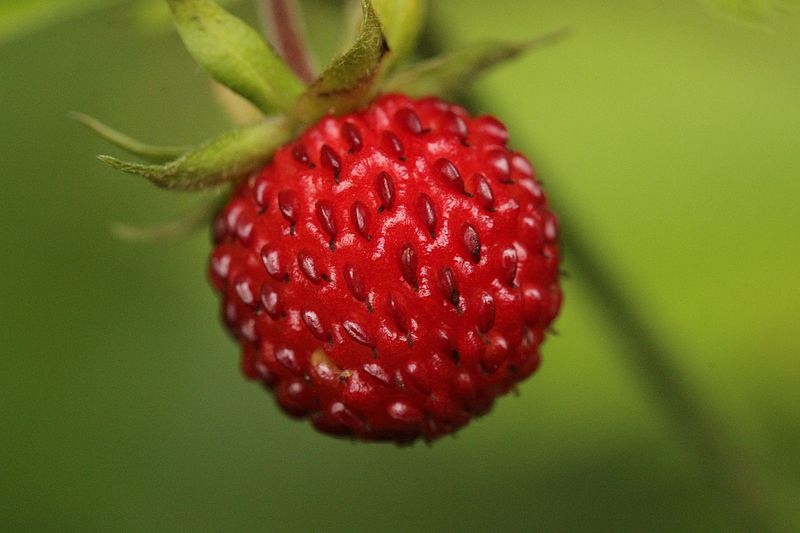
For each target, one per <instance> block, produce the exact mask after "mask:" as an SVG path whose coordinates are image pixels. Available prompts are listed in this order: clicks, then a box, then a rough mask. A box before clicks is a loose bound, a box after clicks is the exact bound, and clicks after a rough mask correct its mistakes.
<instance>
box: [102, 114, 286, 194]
mask: <svg viewBox="0 0 800 533" xmlns="http://www.w3.org/2000/svg"><path fill="white" fill-rule="evenodd" d="M291 133H292V132H291V129H290V128H289V126H288V123H287V121H286V120H285V119H270V120H265V121H263V122H259V123H258V124H254V125H252V126H246V127H243V128H239V129H235V130H231V131H229V132H227V133H224V134H222V135H220V136H219V137H217V138H215V139H212V140H211V141H208V142H206V143H204V144H203V145H202V146H200V147H199V148H197V149H196V150H193V151H191V152H187V153H185V154H184V155H182V156H181V157H179V158H178V159H175V160H174V161H171V162H169V163H165V164H163V165H142V164H138V163H130V162H126V161H121V160H119V159H116V158H114V157H111V156H108V155H100V156H97V157H98V159H100V161H102V162H103V163H106V164H107V165H109V166H111V167H113V168H115V169H117V170H121V171H123V172H127V173H129V174H135V175H137V176H142V177H145V178H147V179H148V180H150V181H151V182H153V183H154V184H156V185H157V186H159V187H162V188H164V189H174V190H180V191H196V190H203V189H211V188H214V187H217V186H220V185H223V184H225V183H232V182H236V181H238V180H239V179H240V178H243V177H245V176H247V175H248V174H250V173H251V172H253V171H254V170H256V169H258V168H260V167H261V166H263V165H264V164H266V163H267V162H268V161H269V160H270V158H271V157H272V155H273V154H274V152H275V150H277V149H278V148H279V147H280V146H281V145H282V144H283V143H285V142H287V141H288V140H289V139H290V138H291Z"/></svg>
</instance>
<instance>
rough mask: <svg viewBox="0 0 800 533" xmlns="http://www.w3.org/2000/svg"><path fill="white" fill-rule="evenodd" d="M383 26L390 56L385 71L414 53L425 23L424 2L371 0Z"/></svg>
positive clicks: (425, 6) (421, 0) (425, 4)
mask: <svg viewBox="0 0 800 533" xmlns="http://www.w3.org/2000/svg"><path fill="white" fill-rule="evenodd" d="M372 5H373V6H374V8H375V12H376V13H377V14H378V19H380V21H381V26H383V32H384V34H385V35H386V40H387V42H388V43H389V48H390V49H391V51H392V52H391V54H389V55H388V56H387V57H386V67H385V68H386V69H389V68H390V65H396V64H399V63H402V62H403V60H405V59H406V58H407V57H408V55H409V54H411V53H412V52H413V51H414V47H415V46H416V43H417V39H418V37H419V34H420V31H421V30H422V26H423V24H424V22H425V13H426V11H427V2H426V1H425V0H372Z"/></svg>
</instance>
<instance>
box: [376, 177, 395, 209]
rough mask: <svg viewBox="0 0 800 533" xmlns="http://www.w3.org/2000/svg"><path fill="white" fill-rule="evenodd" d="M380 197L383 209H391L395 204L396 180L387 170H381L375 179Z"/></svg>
mask: <svg viewBox="0 0 800 533" xmlns="http://www.w3.org/2000/svg"><path fill="white" fill-rule="evenodd" d="M375 187H376V188H377V190H378V197H379V198H380V199H381V207H382V208H383V209H391V208H392V205H394V181H393V180H392V177H391V176H390V175H389V174H388V173H387V172H381V173H380V174H378V177H377V178H376V179H375Z"/></svg>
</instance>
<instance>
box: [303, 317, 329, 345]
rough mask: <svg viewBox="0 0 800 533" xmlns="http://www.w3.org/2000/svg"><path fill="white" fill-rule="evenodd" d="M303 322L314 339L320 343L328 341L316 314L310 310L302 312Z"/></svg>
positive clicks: (327, 336)
mask: <svg viewBox="0 0 800 533" xmlns="http://www.w3.org/2000/svg"><path fill="white" fill-rule="evenodd" d="M303 322H305V324H306V327H308V330H309V331H310V332H311V334H312V335H314V337H316V338H317V339H319V340H321V341H327V340H329V338H330V337H329V335H328V333H327V332H326V331H325V328H323V327H322V322H321V321H320V319H319V315H317V313H316V312H314V311H310V310H306V311H303Z"/></svg>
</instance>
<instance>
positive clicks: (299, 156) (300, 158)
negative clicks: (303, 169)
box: [292, 144, 314, 168]
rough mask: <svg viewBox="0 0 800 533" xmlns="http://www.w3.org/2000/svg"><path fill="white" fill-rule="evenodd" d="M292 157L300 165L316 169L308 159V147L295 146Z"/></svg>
mask: <svg viewBox="0 0 800 533" xmlns="http://www.w3.org/2000/svg"><path fill="white" fill-rule="evenodd" d="M292 157H293V158H294V160H295V161H297V162H298V163H300V164H302V165H305V166H307V167H310V168H314V164H313V163H312V162H311V159H310V158H309V157H308V152H306V147H305V146H303V145H302V144H297V145H295V147H294V148H292Z"/></svg>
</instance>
